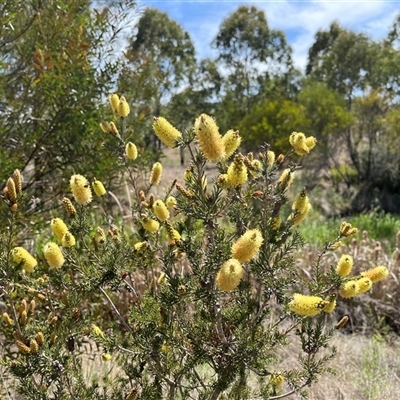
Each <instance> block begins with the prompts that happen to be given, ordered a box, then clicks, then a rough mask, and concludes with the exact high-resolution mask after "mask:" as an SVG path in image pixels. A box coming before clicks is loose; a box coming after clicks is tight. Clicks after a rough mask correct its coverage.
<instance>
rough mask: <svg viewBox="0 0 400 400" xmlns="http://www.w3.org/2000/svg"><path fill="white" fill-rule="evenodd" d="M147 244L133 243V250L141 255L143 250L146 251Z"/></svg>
mask: <svg viewBox="0 0 400 400" xmlns="http://www.w3.org/2000/svg"><path fill="white" fill-rule="evenodd" d="M147 246H148V243H147V242H138V243H135V244H134V246H133V248H134V249H135V251H136V252H138V253H142V252H143V251H144V250H145V249H147Z"/></svg>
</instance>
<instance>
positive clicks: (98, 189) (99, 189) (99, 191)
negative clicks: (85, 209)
mask: <svg viewBox="0 0 400 400" xmlns="http://www.w3.org/2000/svg"><path fill="white" fill-rule="evenodd" d="M92 188H93V191H94V192H95V193H96V196H99V197H101V196H104V195H105V194H106V193H107V191H106V189H105V188H104V185H103V184H102V183H101V182H100V181H98V180H97V179H96V178H93V182H92Z"/></svg>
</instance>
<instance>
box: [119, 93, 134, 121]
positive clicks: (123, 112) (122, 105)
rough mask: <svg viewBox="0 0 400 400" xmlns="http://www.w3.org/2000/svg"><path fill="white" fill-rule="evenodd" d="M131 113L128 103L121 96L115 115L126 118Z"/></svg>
mask: <svg viewBox="0 0 400 400" xmlns="http://www.w3.org/2000/svg"><path fill="white" fill-rule="evenodd" d="M130 112H131V110H130V107H129V104H128V102H127V101H126V99H125V97H124V96H121V97H120V99H119V103H118V108H117V115H118V116H120V117H121V118H126V117H127V116H128V115H129V113H130Z"/></svg>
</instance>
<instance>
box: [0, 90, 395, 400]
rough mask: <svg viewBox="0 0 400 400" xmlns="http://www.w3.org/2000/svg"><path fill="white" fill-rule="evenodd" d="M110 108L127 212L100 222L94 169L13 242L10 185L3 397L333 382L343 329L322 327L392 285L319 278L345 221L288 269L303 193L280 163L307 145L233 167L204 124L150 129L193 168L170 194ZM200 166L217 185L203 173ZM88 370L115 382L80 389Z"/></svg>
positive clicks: (223, 142)
mask: <svg viewBox="0 0 400 400" xmlns="http://www.w3.org/2000/svg"><path fill="white" fill-rule="evenodd" d="M110 100H111V105H112V107H113V111H114V112H115V114H116V119H115V121H116V122H117V123H118V124H119V125H120V126H119V129H118V131H119V133H118V134H115V139H116V142H115V143H116V160H119V163H121V164H122V165H124V166H125V174H124V176H125V177H126V179H127V182H128V185H129V195H130V196H129V199H128V200H129V204H130V210H129V214H128V215H120V216H119V218H116V217H115V216H114V215H111V214H108V213H107V212H106V211H105V210H107V209H108V208H103V207H102V204H104V202H105V201H106V197H107V196H110V194H107V193H104V192H105V191H104V190H103V189H104V188H103V185H102V184H101V180H102V179H100V180H95V179H93V181H92V182H89V181H88V180H87V178H86V174H90V172H89V171H80V173H79V174H75V175H73V176H72V177H68V180H69V183H70V185H69V186H70V191H71V192H72V196H71V193H67V192H66V193H65V197H63V199H60V203H61V202H62V204H63V206H64V213H63V214H61V213H60V214H59V215H57V216H55V218H53V220H52V221H51V223H50V226H49V227H48V228H47V231H46V232H43V234H42V235H41V237H40V241H37V240H36V239H35V238H31V237H29V235H28V234H27V235H26V236H25V237H21V236H20V235H18V231H19V230H20V229H21V227H22V226H24V225H25V224H26V223H27V221H26V219H25V218H24V217H23V216H24V214H23V209H24V207H25V204H26V199H25V198H24V193H23V190H22V189H21V186H20V184H19V183H20V182H19V177H20V175H19V174H18V172H15V173H14V174H13V176H12V177H10V179H9V180H8V181H7V185H6V190H5V199H6V203H7V205H8V207H9V213H10V214H9V215H10V218H9V225H8V226H7V227H3V229H2V234H1V242H0V263H1V270H2V271H3V275H2V277H1V293H2V294H1V296H2V299H3V302H4V314H3V323H2V328H3V329H2V334H3V336H4V338H3V342H4V347H3V353H4V354H3V359H2V365H3V366H4V367H5V368H6V371H7V374H8V376H9V379H10V380H9V381H7V382H10V383H9V384H10V385H11V386H13V389H12V390H13V392H14V393H19V394H20V395H22V396H25V397H24V398H34V399H49V398H50V399H52V398H54V399H56V398H57V399H69V398H71V397H74V398H79V399H106V398H107V399H114V398H115V399H120V398H121V396H122V397H123V398H125V399H130V400H132V399H160V398H169V399H175V398H182V399H187V398H197V399H210V400H215V399H222V398H227V397H229V398H233V399H250V398H251V399H257V398H260V399H261V398H262V399H275V398H281V397H282V396H286V395H289V394H291V393H294V392H299V393H303V392H302V390H303V388H305V387H307V386H309V385H311V384H312V383H313V382H315V381H316V380H317V379H318V377H319V376H320V374H322V373H324V372H327V371H329V370H330V369H329V365H328V361H329V360H330V359H331V358H332V357H333V356H334V354H335V349H334V348H330V347H329V339H330V337H331V336H332V334H333V332H334V330H335V327H336V328H340V327H342V326H343V325H344V324H345V323H346V319H343V320H342V321H340V322H339V323H338V324H336V321H333V320H332V317H330V314H331V312H332V311H333V310H334V308H335V306H336V303H337V301H339V299H337V295H338V294H340V295H341V296H342V297H344V298H350V297H353V296H355V295H357V294H358V293H360V292H364V291H367V290H368V289H369V288H370V287H371V286H372V285H375V283H374V282H378V281H379V280H380V279H383V278H384V277H385V276H386V275H387V269H386V268H385V267H384V266H379V267H378V269H376V270H374V271H372V272H371V271H369V272H368V271H367V272H365V271H364V272H363V271H360V273H358V274H356V275H355V274H353V273H352V272H351V266H349V265H347V264H346V267H343V266H340V265H339V264H338V265H337V266H330V267H329V268H324V267H323V264H322V260H323V258H324V256H325V255H326V254H327V252H329V251H330V252H332V251H334V250H335V249H337V248H338V247H340V244H341V241H342V240H347V239H346V238H347V237H350V236H352V235H354V234H355V233H356V231H357V229H356V228H354V227H353V226H352V225H351V224H349V223H347V222H343V223H342V224H341V225H340V227H338V228H339V229H338V232H337V234H336V235H335V234H333V237H332V240H331V241H329V242H327V243H326V244H325V246H324V248H323V249H322V251H321V252H320V253H319V255H318V258H317V259H316V260H315V262H313V264H312V268H311V269H310V272H309V274H308V275H307V276H305V275H304V274H303V273H302V272H303V271H302V270H300V269H299V268H298V267H297V266H296V264H295V262H294V252H295V251H296V250H297V249H298V248H300V247H302V246H303V244H304V243H303V239H302V237H301V235H300V234H299V232H298V228H297V227H298V226H299V224H301V223H302V221H303V220H304V219H305V218H306V217H307V214H308V212H309V211H310V208H311V204H310V201H309V199H308V196H307V193H306V190H305V189H304V190H302V191H301V192H300V193H299V194H298V195H297V197H296V199H295V201H294V202H293V204H291V205H288V199H287V197H286V194H287V191H288V189H289V187H290V185H291V183H292V181H293V179H296V170H297V164H296V162H294V161H291V159H292V158H295V157H298V155H301V156H303V155H305V154H307V153H309V152H310V151H311V149H312V147H313V146H314V145H315V140H314V138H312V137H309V138H306V137H305V135H304V134H302V133H296V132H294V133H293V134H292V135H291V136H290V143H291V145H292V146H293V151H292V152H291V153H290V154H289V155H288V156H287V157H284V156H283V155H278V156H276V155H275V153H274V152H273V151H272V150H271V149H270V148H269V146H268V145H265V146H264V147H263V150H262V151H261V152H260V153H259V154H257V155H254V154H252V153H249V154H247V155H243V154H241V153H238V152H237V148H238V146H239V145H240V139H239V138H238V136H237V135H236V134H235V135H234V136H233V137H232V138H231V139H232V140H227V139H226V138H225V139H224V138H223V137H222V136H221V134H220V132H219V130H218V126H217V125H216V122H215V121H214V120H213V119H212V118H211V117H209V116H208V115H205V114H202V115H201V116H199V117H198V118H197V119H196V120H195V123H194V128H193V130H190V131H188V132H185V133H180V132H177V131H176V130H175V129H174V128H173V127H172V126H171V125H169V124H167V123H164V122H166V121H164V120H161V119H158V120H156V121H155V124H154V129H155V131H156V133H157V136H158V137H159V138H160V140H161V141H162V142H164V143H165V144H166V145H168V146H169V147H174V146H175V147H182V148H185V149H187V150H188V151H189V153H190V155H191V162H190V165H189V166H188V168H187V170H186V172H185V174H184V177H183V178H179V177H176V179H175V180H174V181H173V182H171V183H168V184H167V183H165V182H164V181H163V176H162V173H163V168H162V165H161V164H160V163H155V164H154V165H153V166H152V168H151V172H150V171H149V169H148V168H147V167H146V164H143V165H142V164H141V158H142V154H141V151H140V149H139V151H132V149H134V148H133V147H132V145H133V143H132V144H131V145H128V139H129V138H128V137H127V135H126V120H125V118H126V116H127V115H128V114H129V106H127V103H126V102H125V100H124V99H122V98H119V97H118V96H116V95H113V96H111V98H110ZM160 125H161V126H160ZM102 128H103V130H104V131H105V132H108V133H113V132H114V128H113V127H111V128H112V129H111V128H110V125H107V124H104V123H103V124H102ZM109 128H110V129H111V131H109ZM229 135H230V136H232V135H231V133H229ZM228 144H229V152H232V155H231V156H230V157H227V156H225V148H226V147H225V146H227V145H228ZM232 146H234V147H236V150H235V151H233V150H232ZM98 156H99V157H100V155H98ZM118 157H119V158H118ZM210 160H212V161H210ZM210 163H211V164H212V165H215V167H216V170H217V176H216V177H215V178H213V179H210V176H207V174H206V165H210ZM97 178H104V177H97ZM161 185H162V187H163V188H164V189H163V190H160V189H158V187H159V186H161ZM17 188H18V189H17ZM92 188H93V190H94V192H95V197H93V193H92ZM161 192H162V194H160V193H161ZM120 203H121V204H122V201H121V202H120ZM93 221H95V222H96V221H97V223H96V224H93ZM117 221H121V223H117ZM27 233H28V232H27ZM17 239H18V240H17ZM35 249H36V250H35ZM349 257H350V256H349ZM341 262H343V261H341ZM346 262H347V261H346ZM340 301H341V300H340ZM290 342H294V343H296V344H297V349H298V363H297V364H296V365H293V366H292V367H290V368H287V367H286V368H282V364H281V360H280V357H279V354H280V350H281V349H282V348H283V347H286V346H288V345H289V343H290ZM88 358H89V360H88ZM91 358H97V359H98V360H99V361H100V360H101V361H100V362H101V363H103V364H104V365H106V366H107V365H109V364H110V363H111V365H112V368H113V370H114V373H113V374H111V373H110V372H109V371H110V369H109V368H110V367H104V368H98V369H97V371H96V374H97V380H88V379H85V368H87V365H88V364H90V359H91Z"/></svg>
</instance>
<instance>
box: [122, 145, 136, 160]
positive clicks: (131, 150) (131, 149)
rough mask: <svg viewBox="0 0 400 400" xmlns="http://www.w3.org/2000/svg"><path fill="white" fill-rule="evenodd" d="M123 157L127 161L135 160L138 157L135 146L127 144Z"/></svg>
mask: <svg viewBox="0 0 400 400" xmlns="http://www.w3.org/2000/svg"><path fill="white" fill-rule="evenodd" d="M125 155H126V158H128V159H129V160H136V159H137V156H138V149H137V147H136V145H135V144H133V143H132V142H128V143H127V144H126V146H125Z"/></svg>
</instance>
